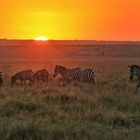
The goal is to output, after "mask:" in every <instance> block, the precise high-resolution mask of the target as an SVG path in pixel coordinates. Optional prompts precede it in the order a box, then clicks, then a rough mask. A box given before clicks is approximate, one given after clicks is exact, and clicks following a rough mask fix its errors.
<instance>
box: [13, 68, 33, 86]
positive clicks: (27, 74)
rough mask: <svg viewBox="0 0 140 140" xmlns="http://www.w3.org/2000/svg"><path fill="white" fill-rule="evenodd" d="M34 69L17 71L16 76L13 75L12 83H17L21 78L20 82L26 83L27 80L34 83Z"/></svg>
mask: <svg viewBox="0 0 140 140" xmlns="http://www.w3.org/2000/svg"><path fill="white" fill-rule="evenodd" d="M32 77H33V71H32V70H24V71H20V72H18V73H16V74H15V75H14V76H12V77H11V85H13V84H15V82H16V81H17V80H20V84H21V85H23V83H24V84H26V80H28V81H29V82H30V84H31V83H32Z"/></svg>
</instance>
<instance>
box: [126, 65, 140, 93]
mask: <svg viewBox="0 0 140 140" xmlns="http://www.w3.org/2000/svg"><path fill="white" fill-rule="evenodd" d="M128 67H129V68H130V80H133V78H134V77H137V79H138V81H139V82H138V84H137V86H136V89H135V92H134V93H135V94H136V93H137V90H138V88H139V87H140V66H138V65H128Z"/></svg>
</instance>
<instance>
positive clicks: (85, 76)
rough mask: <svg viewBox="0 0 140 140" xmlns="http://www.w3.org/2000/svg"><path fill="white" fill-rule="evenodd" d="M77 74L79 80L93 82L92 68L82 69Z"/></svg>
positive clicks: (93, 72)
mask: <svg viewBox="0 0 140 140" xmlns="http://www.w3.org/2000/svg"><path fill="white" fill-rule="evenodd" d="M79 75H80V78H79V79H80V82H89V83H93V84H95V71H94V70H93V69H90V68H88V69H84V70H82V71H81V72H80V74H79Z"/></svg>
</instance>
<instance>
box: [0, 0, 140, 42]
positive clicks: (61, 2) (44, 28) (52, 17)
mask: <svg viewBox="0 0 140 140" xmlns="http://www.w3.org/2000/svg"><path fill="white" fill-rule="evenodd" d="M38 36H45V37H48V38H50V39H97V40H102V39H103V40H140V0H3V1H2V0H1V3H0V38H17V39H21V38H22V39H32V38H36V37H38Z"/></svg>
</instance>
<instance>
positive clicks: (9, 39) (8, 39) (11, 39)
mask: <svg viewBox="0 0 140 140" xmlns="http://www.w3.org/2000/svg"><path fill="white" fill-rule="evenodd" d="M0 40H7V41H36V40H35V39H19V38H18V39H16V38H0ZM47 41H97V42H98V41H104V42H140V40H104V39H48V40H46V42H47Z"/></svg>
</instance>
